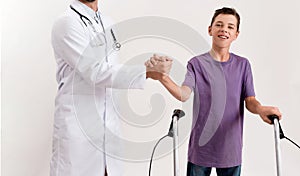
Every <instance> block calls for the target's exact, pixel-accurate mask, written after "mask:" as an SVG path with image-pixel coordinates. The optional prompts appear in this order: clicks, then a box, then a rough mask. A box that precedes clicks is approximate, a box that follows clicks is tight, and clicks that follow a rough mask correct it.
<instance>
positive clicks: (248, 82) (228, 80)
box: [146, 7, 281, 176]
mask: <svg viewBox="0 0 300 176" xmlns="http://www.w3.org/2000/svg"><path fill="white" fill-rule="evenodd" d="M239 24H240V16H239V14H238V13H237V12H236V11H235V9H233V8H226V7H224V8H222V9H218V10H216V11H215V14H214V16H213V18H212V21H211V24H210V26H209V27H208V33H209V35H210V36H211V37H212V48H211V50H210V51H209V52H207V53H204V54H202V55H199V56H196V57H194V58H192V59H191V60H190V61H189V62H188V65H187V73H186V76H185V80H184V82H183V84H182V86H178V85H177V84H176V83H174V82H173V81H172V80H171V79H170V77H169V76H167V75H166V76H163V77H162V78H160V79H158V80H159V81H160V82H161V83H162V84H163V85H164V86H165V87H166V88H167V90H168V91H169V92H170V93H171V94H172V95H173V96H174V97H175V98H177V99H178V100H180V101H182V102H184V101H186V100H187V99H188V98H189V97H190V94H191V92H192V91H194V104H193V126H192V131H191V136H190V141H189V151H188V168H187V175H188V176H209V175H210V173H211V168H212V167H215V168H216V171H217V174H218V176H239V175H240V172H241V162H242V158H241V156H242V141H243V140H242V134H243V118H244V102H245V103H246V108H247V109H248V110H249V111H250V112H252V113H254V114H258V115H260V117H261V118H262V120H263V121H265V122H266V123H269V124H271V121H270V120H269V119H268V118H267V116H268V115H271V114H276V115H277V116H279V118H280V119H281V113H280V111H279V109H278V108H276V107H268V106H262V105H261V104H260V103H259V102H258V101H257V100H256V98H255V92H254V86H253V78H252V72H251V67H250V63H249V62H248V60H247V59H245V58H243V57H240V56H237V55H235V54H233V53H230V52H229V49H230V45H231V43H232V42H233V41H234V40H236V39H237V37H238V35H239ZM159 60H161V57H158V56H156V55H154V56H153V57H152V58H151V60H149V61H148V62H146V65H147V66H150V67H151V66H152V65H155V64H157V63H158V62H159Z"/></svg>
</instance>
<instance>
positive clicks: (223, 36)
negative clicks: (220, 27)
mask: <svg viewBox="0 0 300 176" xmlns="http://www.w3.org/2000/svg"><path fill="white" fill-rule="evenodd" d="M218 37H219V38H221V39H228V38H229V37H227V36H225V35H218Z"/></svg>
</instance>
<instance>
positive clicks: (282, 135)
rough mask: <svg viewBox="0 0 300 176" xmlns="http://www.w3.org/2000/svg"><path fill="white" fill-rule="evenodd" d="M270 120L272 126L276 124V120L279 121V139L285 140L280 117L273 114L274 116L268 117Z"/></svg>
mask: <svg viewBox="0 0 300 176" xmlns="http://www.w3.org/2000/svg"><path fill="white" fill-rule="evenodd" d="M268 118H269V119H270V120H271V121H272V124H274V120H275V119H277V120H278V125H279V137H280V139H283V138H285V136H284V133H283V130H282V128H281V125H280V123H279V117H278V116H277V115H275V114H273V115H268Z"/></svg>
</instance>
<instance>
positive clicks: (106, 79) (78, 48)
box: [50, 0, 172, 176]
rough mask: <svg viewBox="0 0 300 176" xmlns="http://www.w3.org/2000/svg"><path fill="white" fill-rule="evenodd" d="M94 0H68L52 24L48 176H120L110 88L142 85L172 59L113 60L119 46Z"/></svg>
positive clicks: (116, 125) (166, 69)
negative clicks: (53, 85)
mask: <svg viewBox="0 0 300 176" xmlns="http://www.w3.org/2000/svg"><path fill="white" fill-rule="evenodd" d="M111 24H112V23H111V21H110V20H109V18H108V17H106V16H104V15H103V14H101V13H100V12H99V11H98V0H74V1H73V2H72V3H71V5H70V7H68V9H67V11H66V13H64V14H63V15H62V16H61V17H60V18H59V19H58V20H57V21H56V22H55V24H54V26H53V30H52V46H53V50H54V55H55V59H56V62H57V73H56V79H57V82H58V91H57V96H56V99H55V118H54V130H53V150H52V152H53V154H52V159H51V164H50V175H51V176H104V175H109V176H122V175H123V173H122V169H121V161H120V160H119V159H118V157H119V156H120V152H121V150H120V143H119V134H120V130H119V129H120V128H119V123H118V118H119V117H118V115H117V112H116V109H118V108H116V106H117V102H116V100H115V99H113V98H112V95H113V93H114V88H116V89H142V88H143V86H144V83H145V80H146V77H151V78H154V79H159V78H160V77H161V76H163V75H165V74H168V73H169V71H170V69H171V65H172V60H171V59H168V58H165V57H161V58H160V60H162V61H164V62H159V64H158V65H155V66H147V67H145V66H144V65H134V66H126V65H122V64H117V60H116V59H117V57H116V50H119V49H120V44H119V43H118V42H117V39H116V35H115V34H114V33H113V29H110V28H109V26H110V25H111Z"/></svg>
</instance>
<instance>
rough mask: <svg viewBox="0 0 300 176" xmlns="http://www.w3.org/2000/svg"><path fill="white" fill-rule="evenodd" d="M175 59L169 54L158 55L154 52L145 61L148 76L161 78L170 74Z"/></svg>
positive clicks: (155, 78)
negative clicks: (168, 55)
mask: <svg viewBox="0 0 300 176" xmlns="http://www.w3.org/2000/svg"><path fill="white" fill-rule="evenodd" d="M172 61H173V59H171V58H169V57H167V56H158V55H156V54H154V55H153V56H152V57H151V58H150V59H149V60H147V61H146V62H145V66H146V72H147V73H146V77H147V78H152V79H154V80H161V79H163V78H164V77H165V76H168V75H169V73H170V70H171V68H172Z"/></svg>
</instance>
